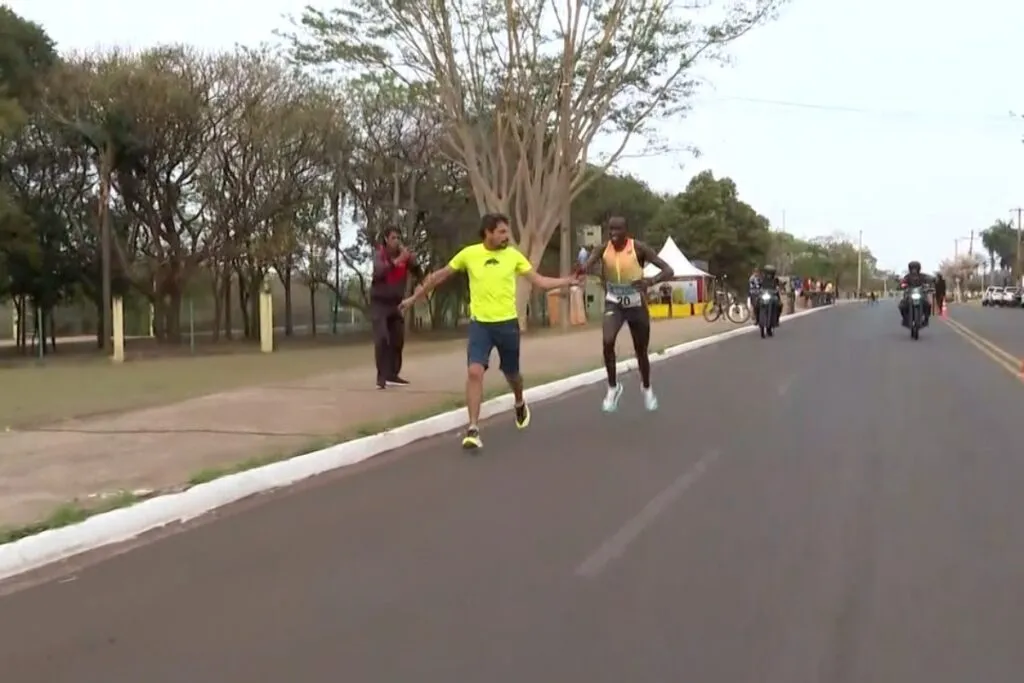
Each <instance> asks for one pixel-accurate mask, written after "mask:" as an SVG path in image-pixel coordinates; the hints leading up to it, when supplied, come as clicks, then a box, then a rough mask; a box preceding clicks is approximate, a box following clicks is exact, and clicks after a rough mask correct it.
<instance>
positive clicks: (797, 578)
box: [0, 306, 1024, 683]
mask: <svg viewBox="0 0 1024 683" xmlns="http://www.w3.org/2000/svg"><path fill="white" fill-rule="evenodd" d="M594 352H595V353H596V352H597V350H596V349H594ZM951 361H952V362H951ZM656 372H657V376H656V383H657V386H658V388H659V389H660V391H661V399H662V411H661V412H660V413H657V414H653V415H650V414H645V413H644V412H643V410H642V407H641V405H640V400H639V396H638V393H637V384H636V379H635V377H633V376H630V377H628V378H627V379H628V386H627V389H628V391H627V393H626V395H625V396H624V397H623V407H622V409H621V412H620V413H619V414H617V415H615V416H613V417H611V418H608V419H604V418H603V417H602V415H601V413H600V412H599V407H598V404H599V402H600V395H601V389H600V388H599V387H595V388H592V389H588V390H584V391H581V392H579V393H577V394H575V395H572V396H569V397H566V398H563V399H561V400H557V401H554V402H550V403H547V404H544V405H538V406H536V409H535V415H534V424H533V425H532V427H531V428H530V430H529V431H527V432H524V433H521V434H520V433H517V432H516V430H515V429H514V428H513V427H512V426H511V425H510V424H509V419H508V418H507V417H503V418H501V419H499V420H497V421H494V422H492V423H490V424H487V425H486V428H485V430H484V436H485V438H486V440H487V450H486V454H485V455H483V456H481V457H478V458H471V457H470V456H464V455H463V454H461V453H460V452H459V451H458V450H457V449H456V447H455V441H454V439H453V438H452V437H451V436H447V437H444V438H441V439H437V440H434V441H432V442H428V443H426V444H423V445H421V446H416V447H411V448H410V449H407V450H406V452H405V453H403V454H400V455H399V456H398V457H393V458H384V459H382V460H380V461H379V462H378V463H377V464H376V465H373V466H370V467H367V468H363V470H362V471H359V472H357V473H355V474H354V475H353V474H349V475H346V476H333V477H327V478H324V479H322V480H320V481H318V482H316V484H315V485H312V486H305V487H302V488H301V489H299V490H298V491H294V492H289V493H286V494H280V495H276V496H273V497H270V498H268V499H266V500H264V501H262V502H261V503H260V504H258V505H254V504H250V505H247V506H245V507H243V508H241V509H239V510H236V511H235V512H234V513H233V514H228V515H222V516H220V517H219V518H217V519H214V520H212V521H210V522H209V523H207V524H204V525H201V526H198V527H196V528H193V529H190V530H188V531H186V532H184V533H180V534H177V535H173V536H169V537H167V538H164V539H161V540H159V541H156V542H153V543H151V544H148V545H145V546H142V547H139V548H136V549H134V550H132V551H130V552H126V553H123V554H120V555H118V556H116V557H113V558H110V559H107V560H105V561H102V562H98V563H96V564H92V565H91V566H87V567H84V568H80V569H79V570H78V571H77V573H75V574H73V575H71V576H68V577H65V578H63V579H60V580H53V581H50V582H48V583H44V584H40V585H37V586H35V587H33V588H28V589H25V590H22V591H19V592H15V593H12V594H9V595H7V596H6V597H3V598H0V671H3V676H2V677H3V680H4V681H12V682H17V683H65V682H66V683H110V682H111V681H145V682H146V683H181V682H182V681H190V682H195V683H206V682H210V683H263V682H266V683H281V682H282V681H302V682H303V683H321V682H322V683H336V682H337V681H354V682H355V681H358V682H367V683H369V682H376V681H388V682H391V681H394V682H399V681H417V682H433V681H437V682H439V683H452V682H453V681H466V682H476V681H486V682H487V683H523V682H524V681H558V682H559V683H575V682H580V683H582V682H584V681H585V682H586V683H604V682H607V683H624V682H626V681H629V682H631V683H677V682H678V681H694V682H699V683H748V682H749V683H755V682H756V683H896V682H898V683H965V682H966V681H984V683H1018V682H1019V681H1020V680H1021V678H1022V676H1024V497H1022V496H1021V491H1022V490H1024V458H1022V457H1021V449H1020V436H1019V435H1020V428H1019V425H1020V423H1021V422H1020V417H1021V416H1020V410H1019V408H1017V407H1016V406H1019V405H1020V402H1019V400H1020V396H1021V394H1020V392H1021V391H1022V385H1021V383H1020V382H1019V381H1018V380H1017V379H1015V378H1014V377H1011V376H1010V375H1008V374H1007V373H1006V372H1005V371H1004V370H1003V369H1002V368H1000V367H998V366H997V365H995V364H994V363H992V362H991V361H990V360H989V359H988V358H987V357H986V356H984V355H983V354H981V353H980V352H978V351H977V350H976V349H974V348H973V347H972V346H971V345H970V344H968V343H967V342H966V341H965V340H964V339H963V338H962V337H960V336H959V335H957V334H956V333H955V332H954V331H953V330H952V328H950V327H948V326H946V325H945V324H936V325H934V326H933V327H932V328H930V329H928V330H926V331H925V333H924V335H923V338H922V340H921V341H920V342H919V343H916V344H915V343H913V342H911V341H910V340H909V339H908V338H907V335H906V334H905V333H904V331H903V330H902V329H901V328H900V327H899V326H898V324H897V321H896V320H895V314H894V312H893V311H892V310H891V307H889V306H879V307H874V308H869V307H866V306H864V307H850V308H849V309H847V310H840V311H829V312H825V313H822V314H819V315H815V316H811V317H810V318H806V319H803V320H797V321H791V322H790V323H788V324H785V325H784V326H783V328H782V330H781V331H780V336H779V338H777V339H776V340H772V341H768V342H761V341H760V340H759V339H755V338H754V337H743V338H740V339H736V340H733V341H730V342H727V343H725V344H721V345H717V346H714V347H710V348H708V349H705V350H703V351H700V352H697V353H694V354H690V355H688V356H684V357H681V358H678V359H675V360H673V361H670V362H669V363H667V364H659V365H657V366H656ZM993 407H995V408H997V409H992V408H993ZM682 425H686V429H681V426H682Z"/></svg>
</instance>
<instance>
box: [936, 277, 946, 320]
mask: <svg viewBox="0 0 1024 683" xmlns="http://www.w3.org/2000/svg"><path fill="white" fill-rule="evenodd" d="M945 307H946V278H944V277H943V276H942V273H936V274H935V311H936V312H937V313H938V314H939V315H942V309H944V308H945Z"/></svg>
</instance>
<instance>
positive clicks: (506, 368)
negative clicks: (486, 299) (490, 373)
mask: <svg viewBox="0 0 1024 683" xmlns="http://www.w3.org/2000/svg"><path fill="white" fill-rule="evenodd" d="M494 349H498V361H499V362H500V363H501V365H500V367H501V371H502V372H503V373H505V375H508V376H510V377H512V376H515V375H518V374H519V321H518V320H505V321H503V322H500V323H482V322H477V321H476V320H471V321H470V322H469V341H468V343H467V344H466V356H467V362H468V364H469V365H482V366H484V369H485V370H486V369H487V366H488V365H490V363H491V351H493V350H494Z"/></svg>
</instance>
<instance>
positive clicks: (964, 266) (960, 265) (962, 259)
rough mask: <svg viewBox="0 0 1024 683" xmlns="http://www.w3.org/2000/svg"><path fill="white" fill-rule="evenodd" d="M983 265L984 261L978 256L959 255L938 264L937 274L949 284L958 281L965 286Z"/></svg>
mask: <svg viewBox="0 0 1024 683" xmlns="http://www.w3.org/2000/svg"><path fill="white" fill-rule="evenodd" d="M984 263H985V259H984V258H982V257H981V256H980V255H978V254H960V255H959V256H956V257H954V258H951V259H946V260H944V261H942V263H940V264H939V272H940V273H942V274H943V276H945V278H946V279H947V280H949V281H950V282H956V281H957V280H959V281H960V282H961V283H963V284H964V285H965V286H966V284H967V282H968V281H970V280H971V279H972V278H973V277H974V274H975V273H976V272H978V269H979V268H981V266H982V265H984Z"/></svg>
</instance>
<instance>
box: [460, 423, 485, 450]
mask: <svg viewBox="0 0 1024 683" xmlns="http://www.w3.org/2000/svg"><path fill="white" fill-rule="evenodd" d="M483 446H484V442H483V441H481V440H480V430H479V429H477V428H476V427H470V428H469V429H467V430H466V436H464V437H462V447H463V448H464V449H466V450H467V451H475V450H476V449H478V448H483Z"/></svg>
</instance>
